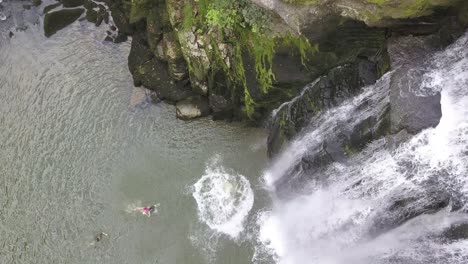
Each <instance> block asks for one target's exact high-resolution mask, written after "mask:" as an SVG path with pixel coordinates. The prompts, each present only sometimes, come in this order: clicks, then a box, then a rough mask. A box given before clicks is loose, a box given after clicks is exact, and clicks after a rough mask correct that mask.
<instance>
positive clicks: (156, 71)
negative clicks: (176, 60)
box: [133, 58, 193, 102]
mask: <svg viewBox="0 0 468 264" xmlns="http://www.w3.org/2000/svg"><path fill="white" fill-rule="evenodd" d="M133 79H134V83H135V84H136V85H138V84H142V85H143V86H144V87H146V88H148V89H151V90H153V91H155V92H156V93H157V95H158V97H159V98H161V99H165V100H167V101H169V102H177V101H180V100H182V99H185V98H187V97H189V96H191V95H193V92H192V90H191V88H190V85H189V83H188V82H185V81H175V80H173V79H172V78H171V77H170V76H169V73H168V71H167V64H166V63H164V62H161V61H159V60H158V59H156V58H153V59H152V60H150V61H147V62H145V63H143V64H142V65H140V66H138V67H137V68H136V70H135V72H134V73H133Z"/></svg>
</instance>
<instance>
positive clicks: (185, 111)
mask: <svg viewBox="0 0 468 264" xmlns="http://www.w3.org/2000/svg"><path fill="white" fill-rule="evenodd" d="M176 114H177V118H179V119H182V120H190V119H194V118H197V117H203V116H207V115H209V114H210V107H209V105H208V101H207V100H206V99H205V98H203V97H201V96H192V97H189V98H186V99H184V100H182V101H179V102H177V104H176Z"/></svg>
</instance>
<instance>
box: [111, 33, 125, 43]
mask: <svg viewBox="0 0 468 264" xmlns="http://www.w3.org/2000/svg"><path fill="white" fill-rule="evenodd" d="M127 40H128V37H127V35H125V34H123V33H120V32H119V34H117V36H116V37H115V38H114V43H122V42H125V41H127Z"/></svg>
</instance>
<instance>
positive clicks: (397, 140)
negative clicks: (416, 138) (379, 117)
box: [385, 129, 411, 151]
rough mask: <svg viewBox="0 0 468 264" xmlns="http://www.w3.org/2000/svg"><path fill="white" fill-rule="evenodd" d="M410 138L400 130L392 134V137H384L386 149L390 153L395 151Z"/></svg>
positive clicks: (405, 132) (404, 131)
mask: <svg viewBox="0 0 468 264" xmlns="http://www.w3.org/2000/svg"><path fill="white" fill-rule="evenodd" d="M410 138H411V135H410V134H409V133H408V132H407V131H406V130H405V129H403V130H401V131H400V132H398V133H396V134H393V135H387V136H386V137H385V142H386V147H387V149H389V150H390V151H392V150H395V149H397V148H398V147H399V146H400V145H401V144H403V143H404V142H406V141H407V140H408V139H410Z"/></svg>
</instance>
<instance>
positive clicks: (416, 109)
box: [389, 36, 442, 134]
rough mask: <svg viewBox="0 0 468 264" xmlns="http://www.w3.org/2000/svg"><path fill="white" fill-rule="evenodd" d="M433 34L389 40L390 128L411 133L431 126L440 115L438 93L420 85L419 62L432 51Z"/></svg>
mask: <svg viewBox="0 0 468 264" xmlns="http://www.w3.org/2000/svg"><path fill="white" fill-rule="evenodd" d="M436 42H437V41H436V40H435V37H434V36H433V37H429V38H423V37H412V36H408V37H401V38H397V39H391V40H390V41H389V53H390V57H391V58H392V68H394V69H396V70H395V73H394V74H393V76H392V82H391V86H390V108H391V114H390V118H391V124H392V126H391V130H392V132H398V131H400V130H402V129H405V130H406V131H408V132H409V133H412V134H415V133H418V132H419V131H421V130H423V129H425V128H428V127H435V126H437V124H439V120H440V118H441V117H442V111H441V105H440V93H439V92H438V91H430V90H427V89H424V87H423V86H422V77H423V75H424V73H425V72H426V71H425V69H424V67H423V66H422V65H423V62H424V61H425V60H426V59H427V58H428V57H429V56H430V55H431V54H433V53H434V51H435V50H436V48H437V47H436V45H437V44H436Z"/></svg>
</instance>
